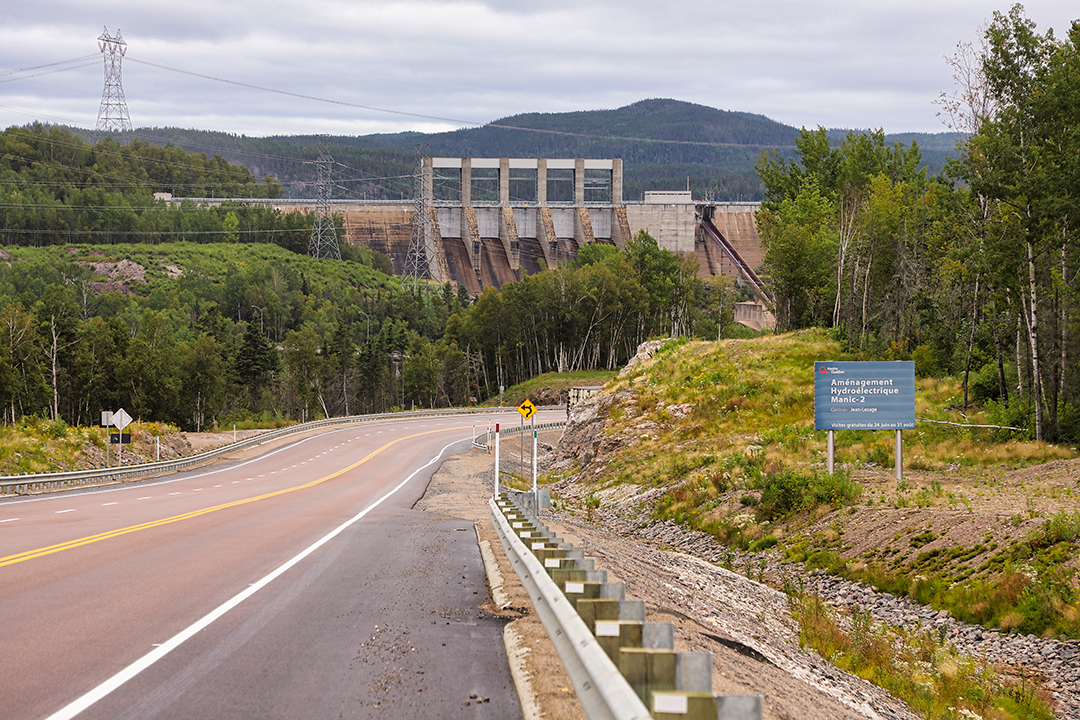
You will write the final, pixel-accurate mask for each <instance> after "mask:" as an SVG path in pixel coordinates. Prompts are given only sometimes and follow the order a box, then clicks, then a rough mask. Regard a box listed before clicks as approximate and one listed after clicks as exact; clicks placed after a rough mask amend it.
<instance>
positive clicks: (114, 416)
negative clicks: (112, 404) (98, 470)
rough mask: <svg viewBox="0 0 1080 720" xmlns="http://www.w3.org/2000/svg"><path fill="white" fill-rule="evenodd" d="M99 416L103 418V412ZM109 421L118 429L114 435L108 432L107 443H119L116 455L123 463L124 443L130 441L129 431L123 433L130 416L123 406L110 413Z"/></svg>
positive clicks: (128, 423) (129, 422)
mask: <svg viewBox="0 0 1080 720" xmlns="http://www.w3.org/2000/svg"><path fill="white" fill-rule="evenodd" d="M101 416H102V419H104V418H105V413H102V414H101ZM109 422H110V424H111V425H112V426H113V427H114V428H116V429H117V430H119V431H120V432H119V433H118V434H115V435H114V434H112V433H109V444H110V445H112V444H113V443H114V442H115V443H117V444H119V445H120V448H119V450H118V451H117V452H118V455H117V457H118V458H119V459H120V461H121V464H123V457H124V443H130V442H131V433H125V432H124V428H126V427H127V426H128V425H130V424H131V416H130V415H128V414H127V410H125V409H124V408H120V409H119V410H117V411H116V412H114V413H111V414H110V417H109ZM114 438H115V439H114ZM125 438H126V439H125Z"/></svg>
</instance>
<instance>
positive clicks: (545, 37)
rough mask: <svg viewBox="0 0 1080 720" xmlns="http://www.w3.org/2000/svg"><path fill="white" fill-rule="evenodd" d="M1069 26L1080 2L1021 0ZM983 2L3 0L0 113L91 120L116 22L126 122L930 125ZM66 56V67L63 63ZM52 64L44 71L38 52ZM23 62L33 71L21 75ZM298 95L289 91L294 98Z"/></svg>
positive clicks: (274, 130)
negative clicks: (564, 115) (731, 117)
mask: <svg viewBox="0 0 1080 720" xmlns="http://www.w3.org/2000/svg"><path fill="white" fill-rule="evenodd" d="M1024 6H1025V8H1026V12H1027V16H1028V17H1029V18H1031V19H1032V20H1034V21H1035V22H1036V23H1037V25H1038V28H1039V30H1040V31H1043V30H1045V29H1046V28H1048V27H1052V28H1054V30H1055V34H1056V35H1058V36H1059V37H1060V36H1064V35H1065V33H1066V32H1067V31H1068V28H1069V25H1070V23H1071V22H1072V21H1073V20H1075V19H1078V18H1080V5H1077V3H1076V0H1070V1H1069V2H1065V1H1063V0H1029V2H1027V3H1024ZM1009 7H1010V6H1009V5H1008V4H1005V3H996V2H992V1H990V0H869V1H868V0H826V1H825V2H823V3H820V2H819V3H811V2H795V1H794V0H786V1H785V2H776V1H775V0H756V1H754V0H751V1H750V2H746V1H745V0H743V1H740V2H732V1H731V0H721V1H719V2H718V1H716V0H711V1H710V0H704V1H702V0H693V1H690V0H649V1H648V2H641V1H639V0H622V1H620V2H613V1H612V0H538V1H534V2H526V1H525V0H476V1H473V2H434V1H429V0H414V1H410V2H398V1H395V0H377V1H369V0H305V1H304V2H283V1H281V0H260V1H259V2H246V1H245V2H241V1H238V0H185V2H156V3H155V2H146V1H145V0H142V1H140V2H133V1H131V0H111V1H110V0H90V1H89V2H88V1H87V0H35V1H33V2H30V1H27V0H21V1H20V0H8V1H7V2H4V4H3V8H2V9H0V18H2V23H0V127H3V128H6V127H9V126H11V125H23V124H26V123H28V122H31V121H34V120H40V121H42V122H53V123H63V124H69V125H76V126H80V127H86V128H93V127H94V126H95V124H96V122H97V114H98V107H99V105H100V102H101V95H102V88H103V82H104V81H103V77H104V72H103V60H102V55H101V53H100V51H99V49H98V43H97V38H98V36H99V35H101V34H102V30H103V28H105V27H107V28H108V30H109V32H110V33H112V34H115V33H116V32H117V30H120V31H121V32H122V33H123V38H124V40H125V41H126V42H127V55H126V57H125V59H124V62H123V88H124V92H125V95H126V98H127V105H128V110H129V113H130V115H131V120H132V123H133V124H134V125H135V127H152V126H157V127H165V126H172V127H182V128H197V129H203V130H221V131H226V132H232V133H238V134H246V135H253V136H265V135H276V134H313V133H329V134H335V135H336V134H343V135H362V134H368V133H373V132H396V131H400V130H420V131H425V132H431V131H438V130H445V129H451V128H457V127H467V126H468V124H469V123H477V124H482V123H486V122H490V121H492V120H496V119H498V118H502V117H506V116H509V115H515V114H518V113H523V112H563V111H573V110H594V109H609V108H616V107H621V106H623V105H627V104H630V103H632V102H635V101H637V100H642V99H645V98H674V99H677V100H685V101H688V102H695V103H700V104H702V105H708V106H710V107H715V108H719V109H722V110H735V111H742V112H750V113H757V114H761V115H765V116H767V117H770V118H772V119H774V120H778V121H780V122H783V123H787V124H789V125H793V126H795V127H801V126H806V127H816V126H818V125H823V126H825V127H840V128H879V127H880V128H884V129H885V131H886V132H903V131H919V132H942V131H944V130H945V128H944V126H943V125H942V123H941V121H940V120H939V119H938V118H937V117H936V116H935V115H936V111H937V107H936V106H935V105H934V100H935V98H937V96H938V95H939V93H941V92H942V91H950V90H952V85H953V81H952V76H951V75H952V73H951V69H950V68H949V67H948V66H947V65H946V63H945V61H944V59H943V58H944V56H947V55H951V54H952V53H953V52H954V51H955V50H956V45H957V43H960V42H972V41H975V40H976V39H977V37H978V35H979V29H980V27H982V26H983V25H985V24H986V23H987V22H988V21H989V20H990V18H991V17H992V15H993V12H994V11H995V10H998V11H1001V12H1003V13H1004V12H1007V11H1008V9H1009ZM68 61H75V62H68ZM47 65H48V66H49V67H42V66H47ZM30 68H36V69H30ZM301 96H302V97H301Z"/></svg>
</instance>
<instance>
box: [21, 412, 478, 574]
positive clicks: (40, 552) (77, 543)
mask: <svg viewBox="0 0 1080 720" xmlns="http://www.w3.org/2000/svg"><path fill="white" fill-rule="evenodd" d="M465 427H466V426H462V427H451V428H440V429H439V430H428V431H427V432H422V433H416V434H415V435H406V436H404V437H399V438H398V439H397V440H391V441H390V442H388V443H386V444H385V445H383V446H382V447H381V448H379V449H378V450H373V451H372V452H371V453H369V454H368V455H367V456H366V457H364V458H363V459H362V460H358V461H357V462H355V463H353V464H352V465H350V466H348V467H346V468H342V469H341V470H338V471H337V472H334V473H331V474H329V475H327V476H325V477H321V478H319V479H318V480H312V481H311V482H309V483H304V484H303V485H297V486H295V487H291V488H285V489H283V490H275V491H274V492H270V493H266V494H265V495H257V496H255V497H250V498H246V499H244V500H234V501H232V502H228V503H224V504H222V505H214V506H213V507H208V508H203V509H201V510H192V511H191V512H187V513H184V514H182V515H174V516H172V517H167V518H162V519H161V520H151V521H150V522H145V523H141V524H139V525H130V526H128V527H125V528H118V529H116V530H108V531H106V532H103V533H98V534H97V535H89V536H87V537H84V538H78V539H76V540H68V541H67V542H63V543H59V544H57V545H49V546H48V547H43V548H38V549H36V550H27V551H26V552H21V553H16V554H15V555H8V556H7V557H2V558H0V567H6V566H7V565H14V564H16V563H21V562H25V561H26V560H33V559H34V558H39V557H44V556H46V555H52V554H53V553H58V552H63V551H64V550H71V549H74V548H77V547H82V546H83V545H90V544H92V543H96V542H101V541H102V540H108V539H109V538H114V537H120V536H121V535H127V534H129V533H133V532H138V531H140V530H149V529H150V528H155V527H160V526H162V525H168V524H169V523H174V522H180V521H181V520H190V519H191V518H196V517H199V516H200V515H207V514H209V513H212V512H217V511H218V510H225V509H227V508H232V507H239V506H240V505H247V504H248V503H253V502H258V501H259V500H266V499H267V498H272V497H277V496H278V495H285V494H286V493H291V492H295V491H297V490H306V489H308V488H312V487H315V486H316V485H319V484H321V483H324V482H326V481H327V480H333V479H334V478H336V477H338V476H339V475H342V474H344V473H347V472H349V471H350V470H354V469H356V468H357V467H359V466H361V465H363V464H364V463H366V462H367V461H368V460H370V459H371V458H373V457H375V456H376V455H378V454H379V453H381V452H382V451H383V450H385V449H386V448H388V447H390V446H391V445H396V444H397V443H399V442H402V441H403V440H411V439H412V438H417V437H422V436H424V435H431V434H434V433H440V432H449V431H452V430H463V429H465Z"/></svg>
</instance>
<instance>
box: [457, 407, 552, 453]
mask: <svg viewBox="0 0 1080 720" xmlns="http://www.w3.org/2000/svg"><path fill="white" fill-rule="evenodd" d="M561 409H562V408H560V407H546V408H537V410H561ZM533 427H534V426H532V425H526V426H525V427H521V426H520V425H511V426H509V427H507V428H506V429H505V430H500V431H499V435H500V436H503V437H505V436H507V435H520V434H522V433H523V432H532V430H533ZM561 427H566V421H565V420H558V421H556V422H547V423H539V424H537V425H536V426H535V428H536V431H537V432H543V431H544V430H558V429H559V428H561ZM494 438H495V433H494V432H493V431H488V432H486V433H484V434H482V435H477V436H476V437H474V438H473V447H477V448H483V449H485V450H488V449H490V448H491V441H492V440H493V439H494Z"/></svg>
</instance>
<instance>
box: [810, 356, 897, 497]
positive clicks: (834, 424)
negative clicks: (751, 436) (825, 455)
mask: <svg viewBox="0 0 1080 720" xmlns="http://www.w3.org/2000/svg"><path fill="white" fill-rule="evenodd" d="M814 429H815V430H828V431H829V446H828V449H829V472H830V473H831V472H832V470H833V437H832V434H833V432H834V431H836V430H895V431H896V479H897V480H899V479H901V477H902V473H903V460H902V458H903V445H902V443H903V437H902V435H901V431H902V430H913V429H915V363H914V362H910V361H899V362H828V361H825V362H815V363H814Z"/></svg>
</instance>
